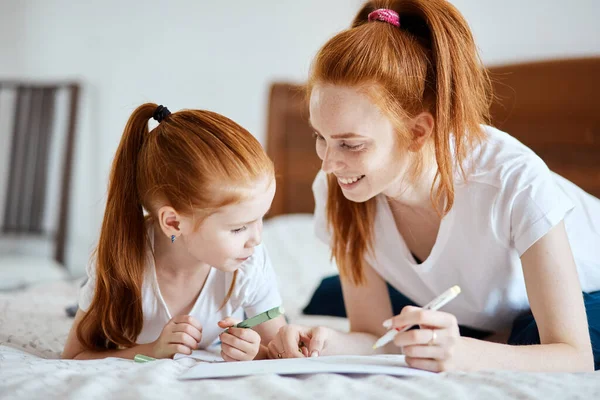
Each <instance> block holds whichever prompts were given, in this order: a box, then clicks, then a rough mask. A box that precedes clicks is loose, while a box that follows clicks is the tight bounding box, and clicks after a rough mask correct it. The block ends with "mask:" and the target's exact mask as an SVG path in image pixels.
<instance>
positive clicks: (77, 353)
mask: <svg viewBox="0 0 600 400" xmlns="http://www.w3.org/2000/svg"><path fill="white" fill-rule="evenodd" d="M84 315H85V312H84V311H81V310H77V314H75V320H74V321H73V326H72V327H71V331H70V332H69V336H68V337H67V343H66V344H65V349H64V351H63V353H62V355H61V357H62V358H65V359H75V360H94V359H100V358H107V357H119V358H129V359H133V358H134V357H135V355H136V354H143V355H146V356H150V357H154V358H171V357H173V356H174V355H175V354H177V353H182V354H191V353H192V350H194V349H197V348H198V344H199V343H200V341H201V340H202V326H201V325H200V323H199V322H198V321H197V320H196V319H194V318H193V317H191V316H189V315H179V316H176V317H173V318H172V319H171V320H170V321H169V322H168V323H167V324H166V325H165V327H164V328H163V330H162V332H161V334H160V337H159V338H158V339H157V340H155V341H154V342H152V343H147V344H139V345H136V346H133V347H130V348H127V349H122V350H103V351H92V350H87V349H86V348H85V347H83V346H82V345H81V343H80V342H79V339H77V326H79V323H80V322H81V320H82V318H83V317H84Z"/></svg>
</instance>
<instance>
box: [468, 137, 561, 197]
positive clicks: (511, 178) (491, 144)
mask: <svg viewBox="0 0 600 400" xmlns="http://www.w3.org/2000/svg"><path fill="white" fill-rule="evenodd" d="M483 129H484V132H485V139H484V140H482V141H481V143H479V144H478V145H477V146H476V147H475V148H474V149H473V151H472V152H471V154H470V156H468V157H467V160H466V161H465V164H464V171H465V175H466V176H465V178H466V180H467V183H481V184H485V185H491V186H494V187H496V188H498V189H506V188H507V184H508V185H510V183H511V182H515V183H516V182H517V181H522V180H531V179H533V178H535V177H536V176H539V175H547V174H549V173H550V170H549V169H548V167H547V165H546V163H545V162H544V161H543V160H542V159H541V158H540V157H539V156H538V155H537V154H535V152H534V151H533V150H531V149H530V148H529V147H527V146H525V145H524V144H523V143H521V142H520V141H519V140H517V139H516V138H514V137H513V136H511V135H510V134H508V133H507V132H503V131H501V130H499V129H497V128H494V127H491V126H483Z"/></svg>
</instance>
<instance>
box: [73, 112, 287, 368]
mask: <svg viewBox="0 0 600 400" xmlns="http://www.w3.org/2000/svg"><path fill="white" fill-rule="evenodd" d="M151 118H154V119H155V120H156V121H158V122H159V125H158V126H157V127H156V128H155V129H153V130H151V131H148V121H149V120H150V119H151ZM274 194H275V179H274V169H273V164H272V162H271V160H270V159H269V158H268V157H267V155H266V154H265V152H264V151H263V149H262V147H261V146H260V144H259V143H258V141H257V140H256V139H255V138H254V137H253V136H252V135H251V134H250V133H248V132H247V131H246V130H245V129H244V128H242V127H241V126H239V125H237V124H236V123H235V122H233V121H231V120H230V119H228V118H225V117H223V116H222V115H219V114H216V113H213V112H209V111H202V110H186V111H180V112H177V113H174V114H171V113H170V112H169V111H168V109H167V108H165V107H163V106H157V105H156V104H144V105H142V106H140V107H139V108H137V109H136V110H135V111H134V112H133V114H132V115H131V117H130V118H129V121H128V122H127V126H126V127H125V132H124V133H123V137H122V139H121V143H120V145H119V148H118V150H117V153H116V156H115V159H114V161H113V166H112V172H111V177H110V184H109V189H108V199H107V205H106V211H105V214H104V221H103V223H102V230H101V232H100V240H99V244H98V248H97V251H96V254H95V259H94V260H93V262H92V263H91V265H90V267H89V269H88V275H89V279H88V282H87V283H86V285H85V286H84V287H83V288H82V290H81V294H80V299H79V311H78V312H77V315H76V316H75V321H74V323H73V327H72V328H71V332H70V333H69V337H68V339H67V343H66V345H65V349H64V353H63V357H64V358H75V359H93V358H103V357H123V358H133V357H134V356H135V355H136V354H145V355H148V356H151V357H155V358H170V357H173V355H174V354H176V353H183V354H190V353H191V352H192V350H194V349H199V348H206V347H207V346H209V345H211V344H212V343H213V342H215V341H216V339H217V338H220V340H221V342H222V345H221V348H222V352H221V355H222V357H223V358H224V359H225V360H226V361H236V360H252V359H260V358H265V357H266V355H267V351H266V347H265V346H264V345H262V344H261V341H262V342H263V343H268V341H269V340H271V338H272V337H273V336H274V335H275V333H276V332H277V331H278V329H279V328H280V327H281V326H283V325H284V324H285V320H284V318H283V317H277V318H275V319H273V320H270V321H268V322H265V323H263V324H261V325H258V326H257V327H256V328H255V330H250V329H240V328H230V329H228V330H227V332H224V330H225V329H226V328H228V327H231V326H232V325H234V324H235V323H236V321H235V319H237V320H241V319H242V318H243V317H244V315H243V313H244V312H245V313H246V314H247V316H248V317H252V316H254V315H256V314H259V313H261V312H264V311H266V310H268V309H271V308H273V307H276V306H279V305H281V298H280V295H279V292H278V289H277V284H276V278H275V275H274V272H273V270H272V267H271V263H270V260H269V257H268V255H267V252H266V250H265V248H264V247H263V246H262V245H261V244H260V243H261V232H262V218H263V216H264V215H265V214H266V213H267V211H268V209H269V208H270V206H271V202H272V200H273V196H274ZM145 212H146V213H147V216H146V217H145V216H144V213H145Z"/></svg>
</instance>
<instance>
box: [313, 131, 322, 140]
mask: <svg viewBox="0 0 600 400" xmlns="http://www.w3.org/2000/svg"><path fill="white" fill-rule="evenodd" d="M313 138H315V139H317V140H323V136H321V135H319V134H318V133H317V132H313Z"/></svg>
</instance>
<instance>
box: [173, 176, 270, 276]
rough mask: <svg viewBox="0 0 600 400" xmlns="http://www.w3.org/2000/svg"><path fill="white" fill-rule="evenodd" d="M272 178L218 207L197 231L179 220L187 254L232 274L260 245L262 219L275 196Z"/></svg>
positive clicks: (188, 223)
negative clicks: (228, 203) (236, 199)
mask: <svg viewBox="0 0 600 400" xmlns="http://www.w3.org/2000/svg"><path fill="white" fill-rule="evenodd" d="M275 186H276V185H275V179H273V177H268V178H265V179H262V180H260V181H259V182H258V183H257V184H256V185H255V186H254V188H253V190H252V192H251V193H250V195H249V196H248V197H247V199H246V200H243V201H241V202H239V203H237V204H231V205H228V206H224V207H221V208H220V209H219V210H218V211H217V212H216V213H214V214H211V215H209V216H208V217H206V218H205V219H204V221H202V223H201V224H200V227H199V228H198V229H197V230H194V229H193V223H192V222H191V221H190V220H188V221H185V219H182V222H184V221H185V222H184V223H182V224H181V236H180V238H178V239H177V240H180V241H182V242H183V244H184V246H185V247H186V249H187V251H188V252H189V254H190V255H191V256H192V257H193V258H195V259H196V260H198V261H201V262H205V263H207V264H209V265H211V266H213V267H215V268H217V269H219V270H222V271H228V272H230V271H235V270H236V269H237V268H239V266H240V265H241V264H242V263H243V262H244V261H246V259H248V258H249V257H250V256H251V255H252V254H253V253H254V247H255V246H257V245H258V244H260V243H261V240H262V239H261V237H262V228H263V223H262V219H263V217H264V216H265V214H266V213H267V212H268V211H269V208H271V203H272V202H273V197H274V196H275Z"/></svg>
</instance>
